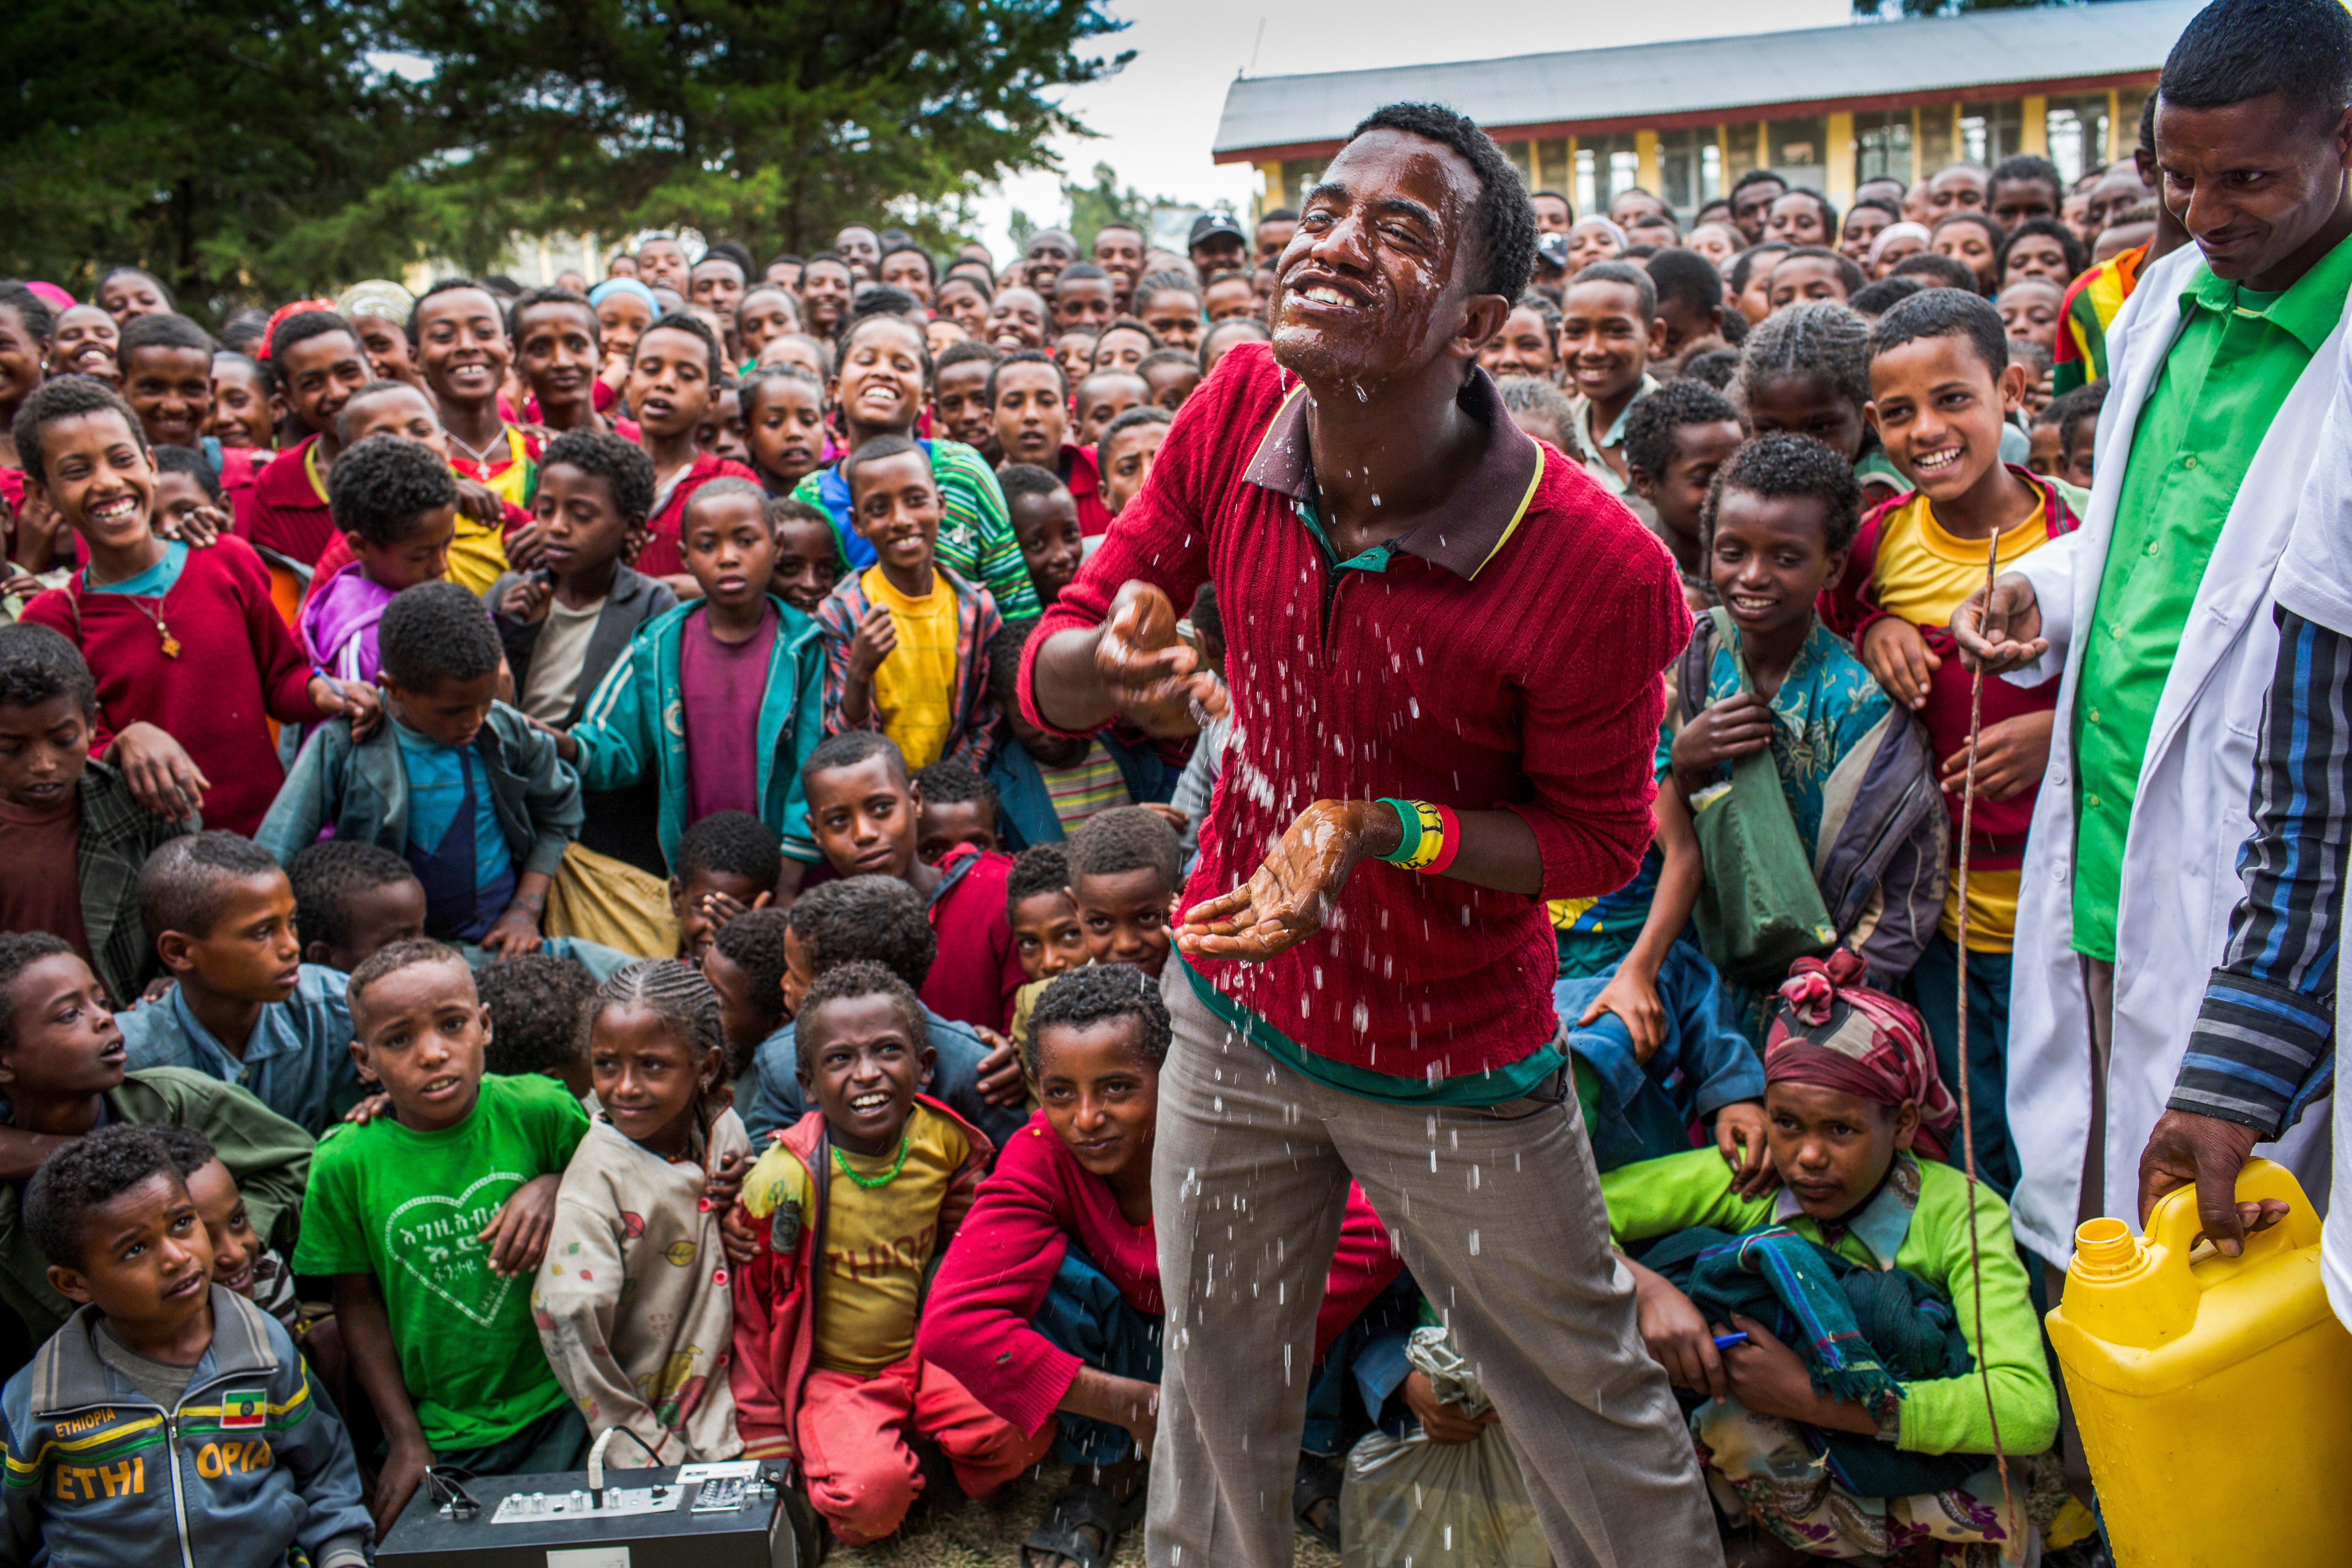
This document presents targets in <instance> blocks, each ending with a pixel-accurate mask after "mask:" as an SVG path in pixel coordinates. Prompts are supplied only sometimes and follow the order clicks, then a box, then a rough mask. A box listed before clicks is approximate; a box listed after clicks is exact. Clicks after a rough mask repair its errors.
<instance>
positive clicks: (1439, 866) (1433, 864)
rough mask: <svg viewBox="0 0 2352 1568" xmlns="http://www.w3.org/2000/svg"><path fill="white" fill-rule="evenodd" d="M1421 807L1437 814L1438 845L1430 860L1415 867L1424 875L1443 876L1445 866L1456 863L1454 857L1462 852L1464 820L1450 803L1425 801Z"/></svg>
mask: <svg viewBox="0 0 2352 1568" xmlns="http://www.w3.org/2000/svg"><path fill="white" fill-rule="evenodd" d="M1421 807H1422V809H1423V811H1427V812H1433V813H1434V814H1435V815H1436V817H1437V831H1436V834H1435V837H1436V839H1437V846H1436V848H1435V850H1434V852H1433V853H1432V854H1431V855H1430V857H1429V858H1428V860H1427V861H1426V862H1425V863H1423V865H1421V866H1418V867H1416V868H1415V869H1416V870H1418V871H1420V872H1421V874H1422V875H1423V876H1424V877H1436V876H1442V875H1443V874H1444V871H1445V868H1447V867H1448V866H1451V865H1453V864H1454V856H1455V855H1457V854H1459V853H1460V852H1461V849H1462V820H1461V818H1459V817H1457V816H1454V808H1453V807H1452V806H1450V805H1431V804H1430V803H1429V802H1427V801H1423V802H1422V803H1421Z"/></svg>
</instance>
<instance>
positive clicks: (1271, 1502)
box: [1144, 959, 1723, 1568]
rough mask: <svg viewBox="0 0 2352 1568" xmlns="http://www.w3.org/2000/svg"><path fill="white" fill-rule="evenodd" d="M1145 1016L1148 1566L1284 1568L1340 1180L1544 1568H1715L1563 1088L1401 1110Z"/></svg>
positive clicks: (1197, 1014) (1694, 1475) (1178, 980)
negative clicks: (1152, 1103)
mask: <svg viewBox="0 0 2352 1568" xmlns="http://www.w3.org/2000/svg"><path fill="white" fill-rule="evenodd" d="M1181 971H1182V961H1181V959H1180V960H1176V961H1174V962H1171V963H1170V964H1169V965H1168V970H1167V974H1166V978H1165V983H1164V984H1163V985H1162V988H1161V989H1162V994H1163V995H1165V997H1166V998H1167V1001H1168V1009H1169V1013H1170V1015H1171V1017H1172V1018H1173V1020H1174V1023H1175V1044H1174V1046H1173V1047H1172V1048H1171V1051H1170V1053H1169V1057H1168V1062H1167V1065H1166V1066H1165V1067H1164V1068H1161V1070H1160V1119H1159V1132H1158V1141H1157V1145H1156V1149H1155V1152H1154V1154H1153V1156H1152V1168H1151V1202H1152V1210H1153V1214H1154V1215H1155V1220H1156V1225H1157V1227H1158V1230H1159V1233H1160V1285H1161V1289H1162V1290H1163V1292H1164V1294H1165V1297H1166V1300H1167V1314H1168V1315H1167V1327H1166V1340H1165V1355H1166V1363H1165V1368H1164V1371H1163V1373H1162V1376H1161V1381H1160V1433H1159V1441H1158V1446H1157V1447H1156V1448H1155V1450H1154V1453H1153V1456H1152V1464H1151V1497H1150V1511H1149V1513H1148V1514H1147V1516H1146V1518H1147V1524H1146V1540H1145V1547H1144V1556H1145V1561H1146V1562H1147V1563H1150V1565H1151V1568H1282V1565H1283V1564H1286V1563H1289V1562H1290V1561H1291V1554H1292V1546H1293V1542H1294V1535H1293V1530H1294V1526H1293V1523H1292V1519H1291V1511H1290V1499H1291V1490H1292V1485H1293V1481H1294V1479H1295V1476H1296V1469H1297V1459H1298V1445H1299V1437H1300V1432H1301V1428H1302V1426H1303V1425H1304V1422H1305V1416H1306V1400H1307V1384H1308V1381H1309V1375H1310V1373H1311V1371H1312V1362H1313V1357H1314V1352H1315V1314H1316V1309H1317V1307H1318V1305H1319V1304H1320V1302H1321V1300H1322V1295H1323V1281H1324V1278H1325V1276H1326V1275H1327V1274H1328V1272H1329V1269H1330V1263H1331V1254H1332V1249H1333V1247H1334V1246H1335V1245H1336V1243H1337V1241H1338V1238H1339V1225H1340V1220H1341V1217H1342V1215H1343V1213H1344V1210H1345V1208H1346V1205H1347V1197H1348V1183H1349V1178H1350V1177H1353V1178H1354V1179H1355V1180H1356V1181H1357V1182H1359V1183H1360V1184H1361V1185H1362V1187H1363V1189H1364V1194H1365V1195H1366V1196H1367V1197H1368V1198H1370V1200H1371V1203H1372V1206H1373V1208H1374V1209H1375V1210H1377V1211H1378V1212H1379V1214H1380V1216H1381V1220H1382V1221H1383V1223H1385V1224H1386V1225H1387V1226H1388V1227H1389V1230H1390V1233H1391V1236H1392V1237H1394V1238H1395V1241H1396V1244H1397V1246H1398V1248H1399V1251H1400V1254H1401V1256H1402V1258H1403V1259H1404V1263H1405V1266H1406V1267H1407V1268H1410V1269H1412V1274H1413V1278H1414V1279H1416V1280H1418V1281H1419V1282H1420V1284H1421V1287H1422V1289H1423V1290H1424V1291H1425V1292H1427V1294H1428V1297H1429V1300H1430V1301H1431V1303H1432V1304H1433V1306H1434V1307H1435V1309H1436V1310H1438V1311H1439V1312H1440V1313H1442V1314H1443V1315H1444V1320H1445V1322H1446V1324H1447V1326H1448V1327H1449V1328H1450V1329H1451V1330H1452V1331H1453V1332H1454V1339H1455V1342H1457V1343H1458V1344H1459V1346H1460V1348H1461V1350H1462V1352H1463V1354H1464V1356H1465V1358H1466V1359H1467V1360H1468V1361H1469V1363H1470V1364H1471V1366H1472V1367H1473V1368H1474V1369H1475V1372H1476V1373H1477V1374H1478V1377H1479V1379H1480V1380H1481V1381H1482V1382H1483V1383H1484V1384H1485V1385H1486V1390H1487V1392H1488V1394H1489V1395H1490V1396H1491V1397H1492V1398H1493V1400H1494V1402H1495V1407H1496V1411H1497V1412H1498V1413H1499V1414H1500V1415H1501V1417H1502V1420H1503V1424H1504V1426H1507V1428H1508V1429H1509V1431H1510V1434H1511V1441H1512V1443H1513V1445H1514V1446H1515V1447H1517V1450H1518V1453H1519V1457H1520V1461H1521V1466H1522V1468H1523V1469H1524V1471H1525V1473H1526V1477H1527V1483H1528V1492H1529V1494H1530V1495H1531V1496H1532V1498H1533V1499H1534V1501H1535V1507H1536V1511H1537V1514H1538V1518H1539V1520H1540V1521H1541V1523H1542V1526H1543V1531H1544V1535H1545V1538H1546V1540H1547V1541H1548V1542H1549V1543H1550V1546H1551V1552H1552V1556H1553V1558H1554V1560H1555V1561H1556V1562H1557V1563H1558V1564H1559V1568H1684V1565H1693V1568H1698V1565H1704V1568H1717V1565H1719V1564H1720V1563H1722V1561H1723V1558H1722V1550H1721V1548H1720V1546H1719V1545H1718V1544H1717V1539H1716V1531H1715V1524H1714V1516H1713V1513H1712V1511H1711V1510H1710V1509H1709V1507H1708V1505H1707V1500H1706V1489H1705V1486H1704V1484H1703V1483H1702V1481H1701V1479H1700V1473H1699V1465H1698V1459H1697V1457H1696V1452H1695V1451H1694V1449H1693V1447H1692V1443H1691V1436H1690V1432H1689V1429H1688V1427H1687V1426H1685V1424H1684V1422H1683V1419H1682V1416H1681V1415H1680V1413H1679V1411H1678V1410H1677V1409H1676V1407H1675V1401H1674V1396H1673V1394H1672V1393H1671V1392H1670V1391H1669V1389H1668V1387H1667V1384H1666V1376H1665V1373H1664V1371H1663V1370H1661V1369H1660V1367H1659V1366H1658V1364H1657V1363H1655V1362H1654V1361H1653V1360H1651V1358H1650V1355H1649V1353H1648V1352H1647V1351H1646V1350H1644V1349H1643V1344H1642V1339H1641V1335H1640V1333H1639V1331H1637V1329H1636V1326H1635V1322H1634V1310H1633V1281H1632V1279H1631V1278H1630V1276H1628V1275H1627V1273H1626V1272H1625V1270H1624V1269H1623V1268H1621V1267H1619V1266H1618V1264H1617V1262H1616V1260H1615V1259H1614V1258H1613V1257H1612V1255H1611V1253H1610V1251H1609V1226H1608V1221H1607V1216H1606V1215H1605V1214H1604V1212H1603V1210H1602V1207H1601V1186H1600V1181H1599V1178H1598V1177H1597V1176H1596V1175H1595V1173H1594V1171H1593V1166H1592V1153H1591V1147H1590V1145H1589V1144H1588V1142H1587V1141H1586V1137H1585V1132H1584V1128H1583V1124H1582V1121H1581V1119H1580V1116H1579V1113H1578V1110H1577V1105H1576V1100H1575V1097H1574V1095H1573V1094H1570V1093H1569V1092H1567V1088H1566V1084H1565V1081H1564V1080H1562V1081H1561V1082H1559V1085H1558V1087H1556V1088H1553V1089H1549V1090H1548V1091H1547V1092H1545V1093H1542V1094H1538V1095H1532V1096H1529V1097H1528V1098H1526V1099H1522V1100H1511V1101H1508V1102H1507V1103H1505V1104H1501V1105H1497V1106H1494V1107H1491V1108H1489V1107H1470V1108H1463V1107H1434V1108H1420V1107H1413V1106H1406V1105H1397V1104H1391V1103H1387V1102H1383V1101H1381V1100H1369V1099H1365V1098H1363V1097H1360V1096H1357V1095H1351V1094H1348V1093H1345V1092H1343V1091H1341V1090H1339V1089H1332V1088H1330V1087H1328V1085H1325V1084H1322V1083H1319V1082H1318V1081H1316V1080H1315V1079H1310V1078H1307V1077H1306V1076H1305V1075H1304V1074H1301V1073H1297V1072H1295V1071H1293V1070H1291V1069H1290V1068H1286V1067H1284V1066H1283V1065H1281V1064H1280V1063H1279V1062H1278V1061H1276V1058H1273V1057H1271V1056H1269V1055H1267V1054H1266V1053H1265V1051H1264V1050H1263V1049H1261V1048H1259V1047H1257V1046H1255V1045H1254V1044H1251V1043H1250V1042H1249V1041H1247V1040H1245V1039H1244V1038H1242V1037H1239V1036H1238V1035H1235V1034H1234V1033H1233V1032H1232V1031H1231V1030H1229V1029H1228V1027H1227V1026H1226V1025H1225V1024H1224V1023H1223V1021H1222V1020H1220V1019H1219V1018H1218V1017H1217V1016H1216V1015H1215V1014H1213V1013H1212V1012H1211V1011H1210V1010H1209V1009H1208V1007H1207V1006H1206V1005H1203V1004H1202V1001H1201V1000H1200V998H1198V997H1197V996H1195V995H1194V994H1192V985H1191V983H1190V982H1189V981H1188V980H1187V979H1186V978H1185V976H1184V974H1183V973H1182V972H1181Z"/></svg>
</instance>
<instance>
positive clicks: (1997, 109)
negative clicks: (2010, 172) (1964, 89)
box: [1960, 98, 2025, 169]
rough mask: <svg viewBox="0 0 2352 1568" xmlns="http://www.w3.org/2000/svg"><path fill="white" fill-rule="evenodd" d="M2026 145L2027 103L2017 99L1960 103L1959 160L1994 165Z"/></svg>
mask: <svg viewBox="0 0 2352 1568" xmlns="http://www.w3.org/2000/svg"><path fill="white" fill-rule="evenodd" d="M2024 144H2025V105H2024V104H2022V103H2021V102H2019V101H2018V100H2016V99H2013V98H2011V99H2004V100H2001V101H2000V102H1998V103H1963V104H1962V105H1960V159H1961V161H1962V162H1963V163H1982V164H1983V165H1984V166H1985V167H1986V168H1988V169H1989V168H1990V167H1992V166H1993V165H1994V164H1995V163H2000V161H2001V160H2002V159H2003V158H2013V157H2015V156H2016V155H2017V154H2018V153H2019V152H2020V151H2021V150H2022V148H2023V147H2024Z"/></svg>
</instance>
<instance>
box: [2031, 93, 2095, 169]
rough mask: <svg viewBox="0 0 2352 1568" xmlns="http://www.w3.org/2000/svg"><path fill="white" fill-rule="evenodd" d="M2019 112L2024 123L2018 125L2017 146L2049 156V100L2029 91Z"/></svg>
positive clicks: (2034, 154) (2044, 156)
mask: <svg viewBox="0 0 2352 1568" xmlns="http://www.w3.org/2000/svg"><path fill="white" fill-rule="evenodd" d="M2019 113H2020V116H2021V119H2022V120H2023V121H2024V123H2023V124H2022V125H2021V126H2019V127H2018V131H2017V144H2018V146H2019V147H2020V148H2021V149H2022V150H2023V151H2025V152H2027V153H2032V155H2033V156H2035V157H2037V158H2047V157H2048V156H2050V100H2048V99H2047V98H2044V97H2042V95H2041V94H2040V93H2029V94H2027V95H2026V98H2025V107H2024V108H2023V109H2022V110H2020V111H2019ZM2109 118H2110V120H2112V119H2113V116H2110V117H2109Z"/></svg>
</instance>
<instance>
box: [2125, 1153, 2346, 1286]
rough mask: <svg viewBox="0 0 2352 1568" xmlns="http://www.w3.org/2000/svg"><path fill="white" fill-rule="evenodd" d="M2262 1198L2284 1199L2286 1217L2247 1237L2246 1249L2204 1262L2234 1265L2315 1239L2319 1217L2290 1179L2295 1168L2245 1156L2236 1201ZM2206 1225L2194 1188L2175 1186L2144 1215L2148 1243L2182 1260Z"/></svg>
mask: <svg viewBox="0 0 2352 1568" xmlns="http://www.w3.org/2000/svg"><path fill="white" fill-rule="evenodd" d="M2262 1198H2277V1199H2279V1200H2280V1201H2281V1202H2283V1203H2284V1204H2285V1205H2286V1214H2285V1215H2284V1217H2283V1218H2281V1219H2280V1220H2279V1222H2278V1223H2277V1224H2275V1225H2273V1226H2271V1227H2270V1228H2269V1229H2268V1230H2261V1231H2256V1232H2255V1233H2253V1234H2252V1236H2249V1237H2246V1247H2245V1251H2244V1252H2243V1253H2242V1254H2241V1255H2240V1256H2239V1257H2237V1258H2223V1257H2221V1256H2219V1255H2216V1256H2214V1257H2213V1258H2210V1259H2209V1260H2207V1261H2209V1262H2210V1263H2212V1264H2217V1265H2220V1266H2221V1268H2228V1269H2234V1268H2240V1267H2242V1266H2244V1265H2245V1264H2248V1263H2252V1262H2255V1261H2258V1260H2260V1259H2262V1258H2268V1257H2269V1256H2271V1255H2272V1254H2273V1253H2285V1252H2291V1251H2294V1250H2296V1249H2298V1248H2301V1247H2310V1246H2313V1245H2315V1244H2316V1243H2317V1242H2318V1240H2319V1228H2320V1226H2319V1216H2318V1215H2317V1214H2315V1212H2313V1209H2312V1206H2311V1200H2310V1199H2309V1198H2307V1197H2305V1195H2304V1192H2303V1185H2302V1184H2301V1183H2299V1182H2297V1181H2296V1180H2295V1179H2294V1173H2293V1172H2291V1171H2289V1170H2288V1169H2287V1168H2286V1167H2285V1166H2284V1165H2282V1164H2279V1163H2277V1162H2276V1161H2273V1160H2248V1161H2247V1162H2246V1163H2245V1165H2244V1166H2243V1167H2242V1169H2241V1170H2240V1171H2239V1172H2238V1201H2239V1202H2240V1203H2252V1202H2254V1201H2256V1200H2258V1199H2262ZM2204 1228H2205V1221H2204V1217H2203V1216H2202V1215H2200V1214H2199V1213H2198V1212H2197V1189H2196V1187H2195V1186H2194V1185H2193V1184H2192V1185H2189V1186H2182V1187H2175V1188H2174V1189H2173V1190H2172V1191H2170V1192H2168V1193H2167V1194H2164V1196H2162V1197H2160V1198H2158V1199H2157V1200H2156V1208H2155V1210H2154V1212H2152V1213H2151V1214H2150V1215H2148V1219H2147V1239H2148V1241H2149V1243H2150V1244H2151V1245H2153V1246H2156V1247H2162V1248H2163V1249H2164V1251H2165V1254H2166V1256H2167V1257H2168V1258H2172V1259H2178V1260H2179V1262H2180V1263H2182V1264H2184V1265H2185V1264H2186V1263H2187V1261H2188V1258H2189V1249H2190V1248H2192V1247H2195V1246H2196V1244H2197V1238H2198V1237H2199V1236H2200V1233H2202V1232H2203V1230H2204ZM2203 1266H2204V1265H2203V1264H2201V1263H2200V1267H2203Z"/></svg>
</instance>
